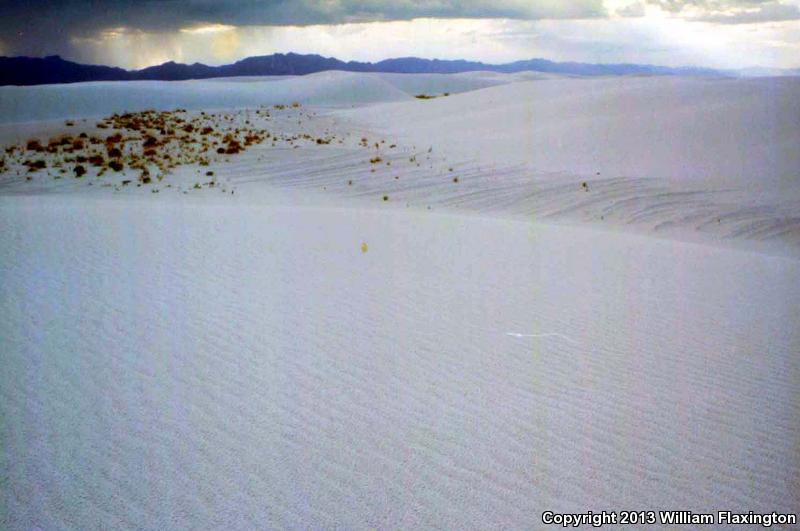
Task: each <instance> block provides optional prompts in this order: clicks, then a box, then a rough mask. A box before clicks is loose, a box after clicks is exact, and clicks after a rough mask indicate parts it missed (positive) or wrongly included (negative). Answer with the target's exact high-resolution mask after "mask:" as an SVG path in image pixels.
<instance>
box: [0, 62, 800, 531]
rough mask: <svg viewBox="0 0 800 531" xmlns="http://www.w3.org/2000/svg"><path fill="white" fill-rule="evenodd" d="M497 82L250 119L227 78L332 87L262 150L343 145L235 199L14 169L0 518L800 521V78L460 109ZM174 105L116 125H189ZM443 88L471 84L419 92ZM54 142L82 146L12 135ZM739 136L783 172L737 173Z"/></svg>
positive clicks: (481, 524) (597, 85)
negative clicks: (650, 515) (739, 515)
mask: <svg viewBox="0 0 800 531" xmlns="http://www.w3.org/2000/svg"><path fill="white" fill-rule="evenodd" d="M481 76H482V75H481V74H476V75H474V76H451V77H452V78H453V80H449V81H442V80H438V78H437V79H433V78H430V79H427V78H421V79H414V78H413V77H409V78H407V79H403V78H399V77H398V80H394V79H393V76H363V78H362V77H360V76H355V75H353V76H350V75H348V76H340V75H339V74H331V75H330V76H328V77H326V76H312V77H309V78H302V79H286V80H272V81H264V80H256V81H254V82H253V83H254V84H256V85H257V86H258V90H259V91H261V92H263V93H264V95H262V96H261V97H260V98H261V99H258V98H256V97H255V96H253V97H254V98H255V99H254V100H246V98H244V97H243V96H241V92H240V93H239V95H238V96H237V98H236V99H235V101H234V100H233V99H232V100H225V101H223V100H224V97H223V96H219V95H215V90H214V87H217V86H219V85H222V87H221V88H220V90H221V92H222V93H224V92H225V91H226V90H228V88H226V86H227V83H228V82H220V81H216V80H215V81H207V82H202V83H200V82H198V83H196V85H197V90H198V91H206V92H207V94H208V96H207V97H208V98H209V99H208V100H199V99H198V100H197V104H198V105H201V104H203V103H202V101H208V102H211V101H214V102H216V103H208V105H213V106H222V107H225V106H226V105H227V104H230V106H231V107H235V108H238V107H246V106H248V105H251V104H252V105H262V104H266V103H269V102H273V101H277V98H278V97H279V96H288V95H289V94H291V95H292V96H295V95H297V94H300V93H302V94H305V95H308V96H307V97H308V98H312V97H316V96H313V95H314V94H317V95H319V97H320V98H323V99H324V98H328V99H327V100H326V102H325V104H324V105H319V106H308V107H306V106H304V107H302V108H301V109H300V110H293V109H288V110H285V111H280V112H279V111H274V112H273V116H272V117H271V119H270V121H269V122H268V123H267V124H266V125H265V127H269V128H270V129H271V130H273V132H275V131H282V132H284V133H285V134H286V135H289V136H291V135H296V134H299V133H307V134H309V135H310V138H315V137H317V136H322V135H327V134H331V135H335V137H336V139H337V141H336V142H332V143H331V144H330V145H316V144H315V143H314V142H313V141H312V142H306V143H302V144H300V143H298V144H297V145H298V146H299V147H294V145H288V144H287V143H285V142H281V143H278V145H276V146H274V147H273V146H271V145H261V146H258V147H255V148H253V149H251V150H248V151H247V152H246V153H244V154H241V155H238V156H235V157H231V158H230V161H229V162H221V163H216V164H213V165H211V166H210V167H209V168H208V169H211V170H213V171H214V172H215V173H216V178H217V179H218V182H219V183H220V184H219V185H218V186H217V187H215V188H213V189H212V188H202V189H200V190H195V189H194V188H193V187H192V185H193V183H194V182H196V181H197V180H198V179H199V177H198V175H199V171H200V169H199V168H195V167H191V166H184V167H180V168H178V169H177V170H176V171H175V172H174V174H173V175H170V176H168V177H167V178H166V179H165V181H163V182H161V183H153V184H152V185H143V186H142V187H141V188H135V187H132V186H128V187H120V186H116V185H118V184H119V182H120V180H121V179H123V178H126V177H127V178H130V175H129V174H128V173H121V174H112V175H109V176H106V177H104V178H103V179H97V178H95V177H91V180H90V179H89V178H88V177H84V179H82V180H80V179H59V180H54V179H53V178H52V177H48V176H47V175H38V174H37V176H36V177H35V178H34V179H33V180H31V181H27V180H25V178H24V176H23V175H17V174H16V171H17V170H16V169H13V168H11V169H7V170H6V171H5V172H4V173H2V174H0V314H2V316H3V318H2V319H0V364H1V365H2V367H3V370H2V371H0V418H1V419H2V423H0V437H2V442H3V452H0V478H2V479H0V487H1V488H0V493H2V494H0V527H2V528H4V529H6V528H7V529H32V528H41V529H108V528H129V529H134V528H136V529H165V528H166V529H172V528H181V529H184V528H200V529H247V528H298V529H300V528H302V529H309V528H311V529H319V528H334V527H336V528H348V529H351V528H352V529H365V528H448V529H461V528H463V529H487V528H490V529H493V528H514V529H519V528H539V527H541V513H542V512H543V511H545V510H553V511H569V512H586V511H588V510H594V511H599V510H603V509H605V510H621V509H634V510H658V509H676V510H678V509H679V510H692V511H696V512H715V511H717V510H725V509H729V510H732V511H739V512H747V511H750V510H752V511H756V512H771V511H779V512H795V513H796V512H798V509H800V508H799V507H798V499H800V496H799V495H800V451H799V449H798V441H800V422H798V419H800V395H798V386H799V385H800V357H798V353H800V327H799V326H798V315H800V260H798V256H797V250H798V248H800V238H798V234H800V231H799V230H798V227H800V221H798V219H797V210H796V209H795V207H796V206H797V203H796V202H795V201H796V200H797V197H798V196H797V195H796V193H797V189H798V183H797V180H796V177H795V178H794V179H792V177H791V170H792V165H793V164H794V161H795V160H796V159H795V158H793V157H795V154H794V153H793V152H792V151H791V150H789V149H788V148H787V147H786V145H784V144H782V143H781V142H779V141H778V140H780V134H783V135H786V137H787V138H789V139H796V138H797V134H798V126H797V124H798V123H800V122H798V121H796V122H794V125H792V122H791V121H790V119H791V118H792V116H795V115H794V114H793V113H796V111H797V106H796V105H797V103H796V102H797V101H798V100H797V98H796V96H797V95H798V92H800V89H798V86H797V84H792V82H789V84H786V83H787V81H786V80H782V81H774V80H748V81H741V80H740V81H729V80H704V81H698V80H681V79H666V78H658V79H649V78H630V79H625V80H585V79H565V80H560V79H555V80H553V79H542V80H534V81H526V80H524V79H521V78H520V76H516V77H514V76H509V77H508V78H503V79H502V80H501V81H498V83H495V85H498V86H492V87H489V88H482V89H481V90H475V91H471V92H465V93H463V94H460V95H459V94H455V92H457V90H455V88H454V87H456V88H457V87H458V86H462V87H465V85H459V84H460V83H462V81H460V80H462V79H469V80H471V81H470V83H472V82H473V81H474V80H475V79H483V78H482V77H481ZM485 77H486V78H487V79H488V78H490V77H492V76H485ZM500 77H502V76H500ZM230 83H231V84H234V83H236V84H239V85H248V82H243V81H231V82H230ZM286 83H291V84H292V85H290V86H291V87H296V89H292V91H289V92H283V91H286V90H288V89H287V88H286V87H287V85H286ZM487 83H488V82H487ZM331 84H333V85H334V86H335V87H339V89H336V90H341V92H340V93H339V95H336V90H334V88H335V87H334V88H332V87H331ZM306 85H308V86H306ZM545 85H552V87H550V88H548V87H547V86H545ZM481 86H483V85H481ZM487 86H488V85H487ZM125 87H126V85H125V84H117V85H115V86H114V87H113V90H114V91H118V93H119V94H121V95H123V94H126V93H125ZM174 87H175V91H176V92H178V93H180V94H178V95H167V96H162V99H161V100H159V101H152V100H151V101H149V103H150V104H149V105H148V104H147V103H148V100H147V96H146V95H145V94H144V93H140V92H138V91H139V90H140V88H139V85H136V86H131V87H130V90H131V94H132V95H131V96H130V99H127V100H126V99H124V98H123V99H122V100H118V101H117V102H115V103H114V105H116V106H117V107H116V108H118V109H119V110H123V108H124V109H129V108H130V109H133V108H135V107H136V106H137V105H143V106H144V107H153V106H156V105H162V104H163V105H170V103H169V102H170V101H173V100H169V98H173V97H174V98H176V100H175V101H177V100H178V99H181V98H183V100H182V101H183V103H182V104H181V105H182V106H189V105H188V103H187V100H186V98H187V96H186V95H185V93H183V92H181V91H183V90H184V87H185V85H182V84H176V85H174ZM324 87H328V88H324ZM347 87H350V88H352V91H351V92H349V93H347V95H346V96H345V93H346V92H347V90H350V89H348V88H347ZM353 87H355V88H353ZM385 87H389V88H385ZM426 87H427V88H428V90H426V91H425V92H427V93H438V92H440V91H441V92H452V93H453V94H454V95H451V96H449V97H446V98H437V99H434V100H425V101H418V100H414V99H412V98H411V95H413V94H414V93H415V92H417V91H419V92H423V90H422V89H424V88H426ZM447 87H449V88H451V89H452V90H445V88H447ZM469 88H478V87H476V86H472V87H469ZM81 89H82V90H83V91H84V92H86V93H94V91H95V88H91V87H88V88H87V87H81V86H77V85H76V86H75V87H73V88H70V89H69V90H74V91H75V92H76V93H79V92H81ZM433 89H435V90H433ZM49 90H54V89H49ZM65 90H66V89H65ZM103 90H107V89H106V88H103ZM108 90H112V89H108ZM193 90H195V89H193ZM230 90H233V89H230ZM247 90H250V89H247ZM272 90H274V92H271V91H272ZM326 90H329V91H330V95H328V96H325V94H326V92H325V91H326ZM465 90H466V88H465ZM362 91H363V92H362ZM562 93H563V94H562ZM3 94H4V95H7V94H8V93H3ZM52 94H57V92H55V91H54V92H53V93H52ZM626 94H627V95H626ZM692 94H694V95H695V96H696V97H697V98H698V100H699V101H701V102H702V104H694V103H692V102H693V101H695V100H693V99H692V98H691V97H690V96H691V95H692ZM362 96H363V101H364V102H366V103H370V105H369V106H360V107H359V108H357V109H354V110H352V111H346V112H345V111H342V110H341V107H342V106H344V105H348V106H349V105H354V104H356V105H361V104H360V103H359V101H358V100H359V98H361V97H362ZM792 96H794V98H793V97H792ZM15 97H16V96H15ZM65 97H67V98H76V99H72V100H69V101H71V102H72V104H75V105H76V107H75V108H67V109H63V110H61V111H59V112H61V113H62V114H63V115H64V117H66V116H69V117H72V118H75V117H80V116H81V112H84V113H88V112H89V111H88V110H87V109H88V107H87V108H80V105H78V104H77V103H76V102H78V101H79V99H80V98H77V96H74V95H73V96H65ZM81 97H82V96H81ZM126 97H128V96H126ZM248 97H249V96H248ZM26 98H27V96H25V97H22V96H20V100H21V101H22V100H24V101H26V102H27V101H28V100H27V99H26ZM213 98H217V99H215V100H214V99H213ZM299 98H300V97H299V96H298V97H297V98H294V97H291V98H288V97H285V98H284V101H283V102H284V103H285V102H286V101H287V100H289V101H291V100H293V99H299ZM337 98H342V99H340V100H337ZM346 98H350V100H348V101H347V102H344V101H343V100H344V99H346ZM381 98H385V99H384V100H381ZM544 98H550V99H549V104H548V105H545V104H544V103H542V101H544V100H543V99H544ZM335 100H336V101H338V103H336V105H337V106H338V107H339V110H331V109H330V108H329V107H327V105H333V104H334V102H335ZM379 100H381V101H389V102H388V103H376V101H379ZM394 100H396V101H397V102H400V101H401V100H406V101H402V102H400V103H397V102H392V101H394ZM626 101H627V102H629V106H630V109H631V112H630V113H628V114H626V112H625V109H624V108H620V106H622V107H624V105H623V102H626ZM489 102H493V104H492V105H489ZM0 105H3V106H5V107H3V109H4V112H6V111H5V110H7V109H12V108H17V109H22V108H23V107H24V106H25V105H29V103H19V104H16V103H13V102H12V103H9V102H8V100H6V99H4V100H2V103H1V104H0ZM87 105H88V104H87ZM615 106H616V107H615ZM648 106H649V111H646V109H647V108H648ZM26 108H27V109H28V110H26V111H25V113H28V114H27V115H26V116H27V118H25V119H26V120H30V119H34V118H36V117H35V116H32V115H30V108H29V107H26ZM53 109H57V107H55V106H54V107H53ZM198 109H199V107H198ZM554 109H555V110H554ZM770 109H772V111H770ZM556 111H558V112H562V113H564V114H563V116H562V120H563V121H564V122H565V123H570V124H571V127H572V130H573V135H572V137H573V138H574V139H575V140H574V141H575V151H574V157H569V156H568V152H567V151H566V150H565V148H562V149H561V150H558V149H556V148H558V143H557V139H558V138H559V137H560V135H562V133H560V132H558V131H557V130H558V129H559V128H560V127H561V126H560V125H559V120H558V116H557V112H556ZM757 111H761V112H762V113H763V112H768V111H769V112H772V115H771V116H766V117H765V116H763V114H759V113H758V112H757ZM48 112H49V111H48ZM300 112H303V114H302V115H300V114H299V113H300ZM526 112H527V113H529V114H530V116H533V117H534V118H530V117H529V116H528V115H526ZM70 113H71V114H70ZM234 115H235V119H236V120H240V121H242V122H244V120H255V118H254V117H253V115H251V114H248V113H247V112H246V111H242V112H237V113H234ZM0 116H3V117H4V118H5V115H0ZM20 116H21V115H20ZM87 116H89V114H87ZM626 116H627V118H626ZM725 116H728V117H730V118H729V121H727V122H726V121H725ZM44 117H46V118H48V119H50V118H55V116H53V115H52V113H50V114H48V113H45V115H44ZM679 118H680V119H679ZM548 120H549V122H548ZM3 121H6V120H3ZM547 124H549V125H547ZM654 124H656V125H658V126H659V127H662V128H665V127H670V128H672V131H671V134H668V132H663V133H658V129H659V127H656V126H655V125H654ZM723 125H724V126H725V130H724V131H722V132H721V131H718V130H717V129H715V127H712V126H723ZM78 126H80V124H78ZM259 126H260V124H259ZM751 126H752V127H753V128H754V130H755V131H756V132H754V131H751V130H750V127H751ZM26 127H27V128H28V129H26ZM76 127H77V126H76ZM564 127H565V129H563V131H566V130H567V129H566V126H564ZM36 128H39V130H41V131H48V130H50V131H51V132H55V131H57V130H59V128H60V130H64V126H63V123H61V124H60V125H57V124H55V123H52V122H48V123H44V122H41V123H32V124H29V125H27V126H24V127H22V128H21V129H20V126H18V125H6V126H1V127H0V139H5V141H9V139H15V140H14V141H19V140H18V139H17V136H18V135H22V134H23V133H26V134H27V132H29V131H30V130H34V129H36ZM20 131H22V132H20ZM601 133H602V134H601ZM779 133H780V134H779ZM563 134H566V133H563ZM15 135H17V136H15ZM597 135H599V136H597ZM659 135H660V136H659ZM361 138H367V139H368V140H367V142H365V143H366V144H367V147H364V146H363V145H362V142H361ZM592 138H595V144H596V146H595V147H592V146H591V142H592ZM598 138H602V139H603V141H602V142H600V141H598V140H597V139H598ZM511 139H518V141H517V142H512V143H510V144H507V142H511ZM338 140H341V143H339V142H338ZM381 140H384V141H385V142H384V143H383V144H381V143H380V141H381ZM662 141H663V142H664V143H663V144H662ZM375 142H377V143H378V147H377V148H376V147H375V146H374V143H375ZM669 142H672V143H669ZM703 142H708V144H707V146H708V147H709V148H711V149H710V152H709V153H700V151H699V150H692V149H690V148H691V146H693V145H694V143H700V144H701V145H702V143H703ZM392 145H394V147H390V146H392ZM625 146H628V147H630V148H631V151H630V157H629V158H620V159H619V160H616V159H615V157H613V155H614V153H617V155H619V154H620V153H628V151H624V152H623V151H621V150H622V148H623V147H625ZM631 146H632V147H631ZM742 147H747V148H748V149H750V151H751V152H752V153H753V157H754V158H755V159H756V161H757V162H758V163H759V164H761V167H757V166H755V164H756V162H754V161H749V159H748V161H744V159H743V158H742V160H743V164H750V165H751V167H752V169H754V171H755V169H757V170H758V174H757V177H756V176H753V175H755V174H753V173H750V174H748V172H746V171H745V170H742V169H741V168H739V166H737V165H735V164H733V163H731V161H730V160H723V159H727V158H730V157H737V156H739V155H738V150H739V149H740V148H742ZM429 148H432V149H431V150H430V152H429ZM633 148H635V149H633ZM604 149H605V150H608V152H606V151H604ZM537 153H538V154H537ZM375 156H380V157H381V161H380V163H374V164H371V163H370V162H369V159H370V158H372V157H375ZM660 162H663V163H664V164H668V165H669V166H670V167H669V168H668V169H664V168H662V167H661V165H660ZM387 163H388V164H387ZM596 166H597V167H600V170H599V171H601V175H600V176H597V175H595V174H596V170H595V169H594V168H595V167H596ZM682 168H685V169H686V171H685V172H681V171H679V170H681V169H682ZM736 168H739V169H736ZM206 169H207V168H203V171H205V170H206ZM794 169H795V170H796V169H797V167H795V168H794ZM629 170H630V172H629ZM737 172H738V173H737ZM748 175H751V178H748ZM455 177H458V181H457V182H454V178H455ZM584 181H588V190H585V189H584V188H583V187H582V186H581V184H582V182H584ZM88 182H92V183H93V185H92V186H88V185H87V183H88ZM167 182H169V183H170V185H171V187H170V188H166V183H167ZM103 184H110V185H111V186H108V187H106V186H103ZM156 186H157V187H158V188H159V189H160V192H159V193H158V194H153V193H151V191H150V190H151V189H152V188H153V187H156ZM222 186H224V187H225V189H226V190H231V191H235V192H236V193H235V195H230V194H229V193H228V192H226V193H224V194H223V193H221V188H222ZM383 196H386V197H387V200H386V201H384V200H383ZM429 208H430V209H429ZM793 209H794V210H793ZM601 217H602V219H601ZM573 225H574V226H573ZM685 240H693V241H691V242H690V241H685ZM363 244H366V245H365V246H364V245H363ZM686 528H687V529H688V528H689V527H686Z"/></svg>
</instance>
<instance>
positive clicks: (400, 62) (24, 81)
mask: <svg viewBox="0 0 800 531" xmlns="http://www.w3.org/2000/svg"><path fill="white" fill-rule="evenodd" d="M324 70H344V71H348V72H395V73H407V74H411V73H415V74H420V73H427V74H454V73H458V72H470V71H476V70H485V71H491V72H504V73H510V72H522V71H528V70H530V71H534V72H550V73H557V74H573V75H585V76H602V75H630V74H650V75H690V76H719V75H740V74H741V75H748V72H746V71H742V72H741V73H737V72H731V71H721V70H713V69H710V68H694V67H679V68H671V67H663V66H653V65H636V64H590V63H557V62H553V61H548V60H546V59H530V60H526V61H516V62H513V63H506V64H501V65H491V64H486V63H481V62H475V61H464V60H456V61H442V60H439V59H420V58H417V57H403V58H398V59H386V60H384V61H379V62H377V63H360V62H355V61H350V62H344V61H340V60H339V59H335V58H332V57H331V58H329V57H322V56H319V55H300V54H295V53H288V54H280V53H278V54H272V55H264V56H258V57H248V58H247V59H242V60H241V61H237V62H235V63H233V64H229V65H222V66H208V65H204V64H201V63H194V64H191V65H186V64H180V63H175V62H172V61H170V62H168V63H164V64H161V65H158V66H151V67H148V68H143V69H141V70H125V69H122V68H117V67H110V66H98V65H84V64H80V63H75V62H72V61H67V60H65V59H62V58H61V57H59V56H58V55H52V56H48V57H42V58H40V57H0V85H42V84H50V83H77V82H81V81H131V80H163V81H179V80H186V79H208V78H212V77H234V76H277V75H303V74H313V73H314V72H322V71H324ZM770 72H771V75H778V74H776V72H778V73H780V75H798V74H800V71H797V70H795V71H774V70H771V71H770ZM751 75H752V74H751Z"/></svg>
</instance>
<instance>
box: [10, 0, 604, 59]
mask: <svg viewBox="0 0 800 531" xmlns="http://www.w3.org/2000/svg"><path fill="white" fill-rule="evenodd" d="M605 15H606V11H605V8H604V7H603V1H602V0H572V1H564V0H138V1H137V0H60V1H56V0H25V1H14V0H12V1H8V0H0V40H2V42H3V44H4V47H5V52H6V53H8V54H10V55H15V54H29V55H45V54H53V53H60V54H63V55H67V56H69V55H70V52H71V51H72V45H71V39H72V38H74V37H88V36H91V35H93V34H95V33H97V32H98V31H100V30H103V29H106V28H115V27H127V28H132V29H138V30H144V31H169V30H174V29H178V28H182V27H187V26H191V25H193V24H198V23H219V24H230V25H235V26H242V25H310V24H331V23H341V22H365V21H380V20H408V19H412V18H419V17H442V18H457V17H458V18H462V17H463V18H498V17H499V18H512V19H528V20H536V19H575V18H595V17H603V16H605Z"/></svg>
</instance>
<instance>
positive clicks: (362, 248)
mask: <svg viewBox="0 0 800 531" xmlns="http://www.w3.org/2000/svg"><path fill="white" fill-rule="evenodd" d="M368 249H369V247H367V242H361V252H362V253H366V252H367V250H368Z"/></svg>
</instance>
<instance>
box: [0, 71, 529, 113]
mask: <svg viewBox="0 0 800 531" xmlns="http://www.w3.org/2000/svg"><path fill="white" fill-rule="evenodd" d="M514 79H516V78H515V77H508V78H505V77H492V78H489V77H486V76H484V75H480V73H477V74H475V75H459V76H447V75H441V74H419V75H413V76H407V75H400V74H355V73H350V72H337V71H332V72H320V73H318V74H311V75H308V76H302V77H297V76H278V77H244V78H225V79H212V80H201V81H195V80H193V81H131V82H118V81H97V82H91V83H75V84H71V85H39V86H34V87H0V123H17V122H31V121H39V120H57V119H65V118H75V117H85V116H91V117H99V116H105V115H109V114H112V113H115V112H129V111H141V110H145V109H157V110H172V109H175V108H179V107H180V108H186V109H192V110H203V109H205V110H209V109H233V108H245V107H257V106H259V105H274V104H286V103H291V102H293V101H297V102H300V103H304V104H316V105H326V106H333V105H339V106H341V105H348V106H349V105H352V104H359V105H363V104H365V103H376V102H387V101H398V100H406V99H411V98H412V96H414V95H416V94H420V93H425V94H440V93H443V92H450V93H457V92H463V91H466V90H474V89H477V88H483V87H488V86H492V85H497V84H501V83H508V82H511V81H513V80H514Z"/></svg>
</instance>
